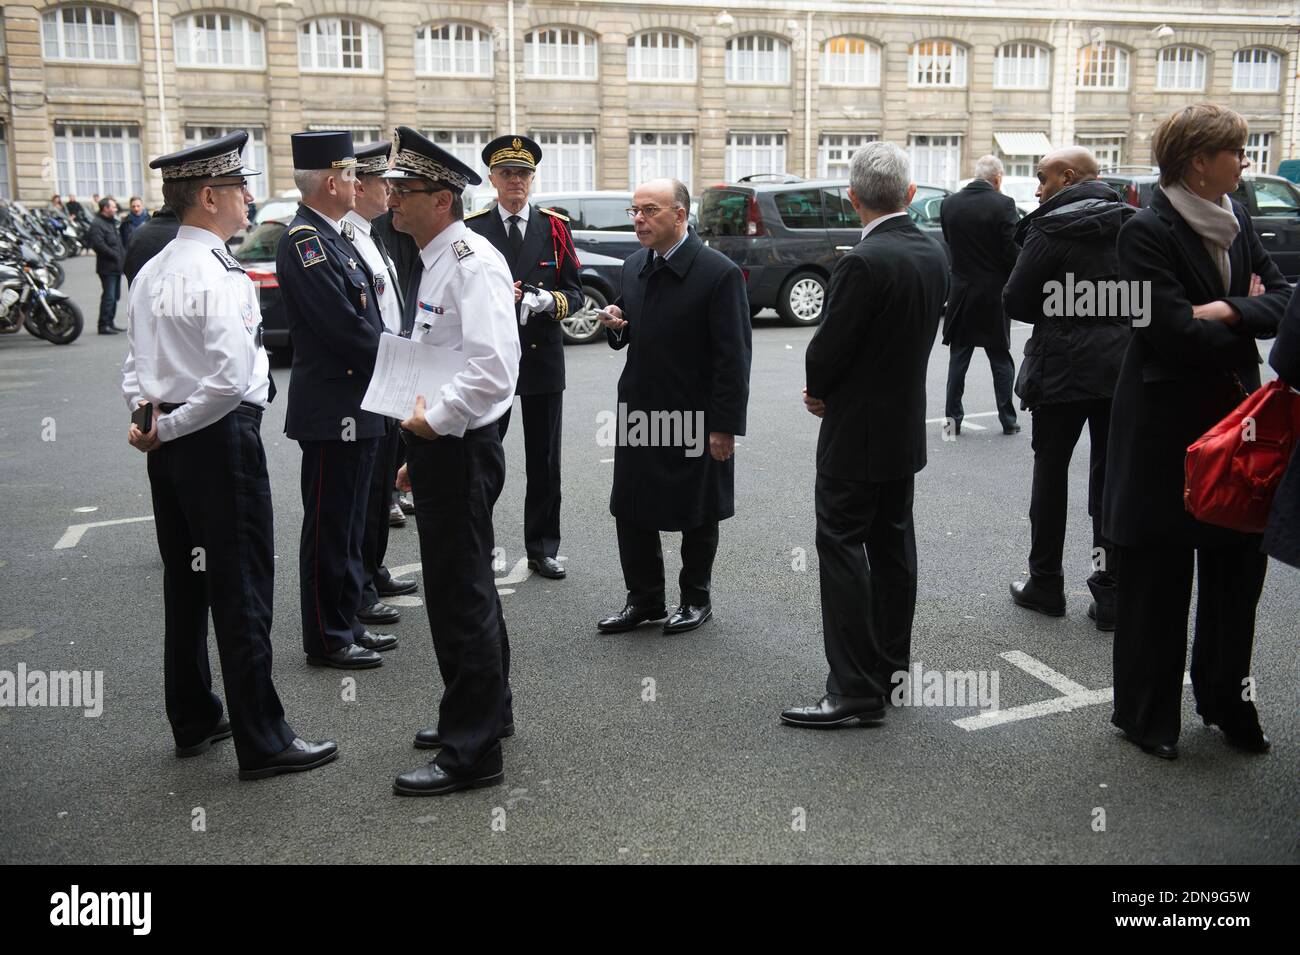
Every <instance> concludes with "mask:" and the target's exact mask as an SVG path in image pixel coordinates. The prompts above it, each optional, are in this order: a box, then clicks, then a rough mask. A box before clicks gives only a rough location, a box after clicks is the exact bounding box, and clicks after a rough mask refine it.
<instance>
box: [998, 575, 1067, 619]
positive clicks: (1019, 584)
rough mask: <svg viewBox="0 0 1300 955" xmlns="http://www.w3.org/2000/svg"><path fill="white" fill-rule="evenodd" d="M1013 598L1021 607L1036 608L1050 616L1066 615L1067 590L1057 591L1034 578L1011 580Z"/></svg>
mask: <svg viewBox="0 0 1300 955" xmlns="http://www.w3.org/2000/svg"><path fill="white" fill-rule="evenodd" d="M1011 599H1012V600H1014V601H1015V602H1016V603H1017V604H1019V605H1020V606H1021V607H1024V608H1026V609H1028V610H1036V611H1038V612H1039V613H1041V614H1046V615H1047V616H1049V617H1064V616H1065V592H1064V590H1062V591H1061V592H1059V593H1058V592H1057V591H1055V590H1052V589H1049V588H1047V587H1045V586H1043V585H1042V584H1040V583H1038V582H1037V581H1036V580H1034V578H1032V577H1030V578H1029V579H1028V580H1025V581H1020V580H1013V581H1012V582H1011Z"/></svg>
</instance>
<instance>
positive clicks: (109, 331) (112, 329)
mask: <svg viewBox="0 0 1300 955" xmlns="http://www.w3.org/2000/svg"><path fill="white" fill-rule="evenodd" d="M120 331H121V329H120V328H118V327H117V326H116V325H101V326H100V327H99V334H101V335H116V334H117V333H118V332H120Z"/></svg>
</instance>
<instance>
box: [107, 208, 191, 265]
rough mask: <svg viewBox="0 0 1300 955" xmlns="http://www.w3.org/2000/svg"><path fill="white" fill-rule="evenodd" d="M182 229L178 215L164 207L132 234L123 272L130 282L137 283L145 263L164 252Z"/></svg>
mask: <svg viewBox="0 0 1300 955" xmlns="http://www.w3.org/2000/svg"><path fill="white" fill-rule="evenodd" d="M180 229H181V223H180V220H179V219H177V218H176V213H174V212H172V211H171V209H169V208H168V207H167V206H163V207H162V208H161V209H159V210H158V211H157V212H155V213H154V214H153V217H152V218H151V219H150V220H149V221H148V222H146V223H145V224H144V225H142V226H140V228H138V229H136V230H135V231H134V232H133V233H131V241H130V243H129V244H128V245H127V247H126V264H125V265H124V266H123V269H122V271H123V272H125V273H126V280H127V281H128V282H133V281H135V277H136V274H137V273H139V271H140V270H141V269H142V268H144V266H145V263H146V262H148V261H149V260H150V259H152V258H153V257H154V256H155V255H157V254H158V253H159V252H161V251H162V250H163V247H164V246H166V245H167V243H168V242H170V241H171V240H172V239H174V238H176V233H177V232H179V231H180Z"/></svg>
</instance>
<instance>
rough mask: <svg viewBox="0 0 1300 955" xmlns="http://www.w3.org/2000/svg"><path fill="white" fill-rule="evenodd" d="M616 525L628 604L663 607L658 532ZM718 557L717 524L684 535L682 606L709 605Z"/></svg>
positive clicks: (617, 521) (618, 520) (680, 582)
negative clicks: (710, 590) (714, 566)
mask: <svg viewBox="0 0 1300 955" xmlns="http://www.w3.org/2000/svg"><path fill="white" fill-rule="evenodd" d="M614 524H615V527H616V528H617V530H618V557H619V560H620V561H621V562H622V564H623V582H624V583H625V584H627V602H628V603H630V604H631V605H632V606H634V607H642V608H648V609H650V608H659V607H662V606H664V552H663V546H662V545H661V543H660V541H659V531H657V530H654V529H653V528H645V527H638V526H637V525H635V524H632V523H630V522H628V521H626V520H623V519H621V518H616V519H615V521H614ZM717 553H718V522H717V521H707V522H705V523H703V524H701V525H700V526H699V527H693V528H691V529H690V530H687V531H683V532H682V570H681V574H680V575H679V576H678V578H677V582H678V585H679V587H680V588H681V598H682V603H683V604H687V605H690V606H693V607H702V606H704V604H707V603H709V602H710V600H709V589H710V586H711V583H712V579H713V559H714V557H716V556H717Z"/></svg>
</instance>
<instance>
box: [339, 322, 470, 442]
mask: <svg viewBox="0 0 1300 955" xmlns="http://www.w3.org/2000/svg"><path fill="white" fill-rule="evenodd" d="M465 364H466V362H465V353H464V352H458V351H456V350H454V349H451V348H443V347H442V346H440V345H422V344H419V343H418V342H413V341H411V340H410V339H409V338H402V337H401V336H400V335H380V336H379V355H378V357H377V358H376V359H375V373H374V374H373V375H371V377H370V386H369V387H368V388H367V389H366V396H365V397H364V398H362V399H361V408H362V410H364V411H372V412H374V413H375V414H381V415H384V416H385V417H389V418H396V419H397V420H398V421H404V420H405V419H407V418H409V417H410V416H411V411H412V410H414V408H415V398H416V396H417V395H424V403H425V405H432V404H433V403H434V402H435V401H437V400H438V394H439V393H440V392H441V391H442V386H443V385H445V384H447V383H448V382H450V381H451V380H452V378H454V377H456V375H458V374H460V373H461V372H462V371H464V370H465Z"/></svg>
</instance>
